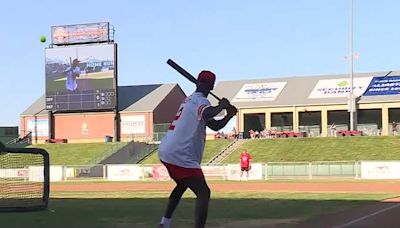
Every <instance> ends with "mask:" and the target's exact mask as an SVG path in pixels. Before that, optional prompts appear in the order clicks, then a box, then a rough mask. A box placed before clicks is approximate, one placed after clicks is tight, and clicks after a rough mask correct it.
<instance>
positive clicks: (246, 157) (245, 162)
mask: <svg viewBox="0 0 400 228" xmlns="http://www.w3.org/2000/svg"><path fill="white" fill-rule="evenodd" d="M250 161H251V156H250V154H249V153H248V152H247V150H246V149H243V152H242V154H240V170H241V172H240V180H242V177H243V172H244V171H246V180H249V171H250V169H251V165H250Z"/></svg>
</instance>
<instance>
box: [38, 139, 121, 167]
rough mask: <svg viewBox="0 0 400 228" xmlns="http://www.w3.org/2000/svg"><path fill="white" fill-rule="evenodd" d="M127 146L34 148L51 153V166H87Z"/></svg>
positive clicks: (99, 144)
mask: <svg viewBox="0 0 400 228" xmlns="http://www.w3.org/2000/svg"><path fill="white" fill-rule="evenodd" d="M125 145H126V143H79V144H78V143H77V144H72V143H66V144H56V143H54V144H52V143H49V144H36V145H33V146H32V147H36V148H43V149H45V150H46V151H47V152H49V155H50V162H51V165H87V164H96V163H98V162H100V161H101V160H102V159H103V158H105V157H107V156H108V155H110V153H112V152H116V151H117V149H118V148H122V147H123V146H125Z"/></svg>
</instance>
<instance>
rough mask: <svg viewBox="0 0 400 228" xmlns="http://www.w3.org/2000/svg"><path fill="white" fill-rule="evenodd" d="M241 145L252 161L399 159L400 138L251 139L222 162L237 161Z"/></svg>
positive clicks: (241, 148)
mask: <svg viewBox="0 0 400 228" xmlns="http://www.w3.org/2000/svg"><path fill="white" fill-rule="evenodd" d="M243 148H247V150H248V152H250V154H251V156H252V157H253V162H296V161H344V160H347V161H354V160H356V161H360V160H400V153H399V151H400V137H393V136H387V137H366V136H362V137H336V138H332V137H327V138H285V139H253V140H249V141H248V142H246V143H245V144H244V145H243V146H241V147H239V148H238V149H237V150H235V151H234V152H233V153H232V154H231V155H230V156H229V157H228V158H227V159H226V160H224V163H237V162H238V159H239V157H240V153H241V152H242V150H243Z"/></svg>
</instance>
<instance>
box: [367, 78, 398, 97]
mask: <svg viewBox="0 0 400 228" xmlns="http://www.w3.org/2000/svg"><path fill="white" fill-rule="evenodd" d="M397 94H400V76H386V77H374V78H373V79H372V81H371V83H370V84H369V86H368V88H367V90H366V91H365V93H364V96H379V95H397Z"/></svg>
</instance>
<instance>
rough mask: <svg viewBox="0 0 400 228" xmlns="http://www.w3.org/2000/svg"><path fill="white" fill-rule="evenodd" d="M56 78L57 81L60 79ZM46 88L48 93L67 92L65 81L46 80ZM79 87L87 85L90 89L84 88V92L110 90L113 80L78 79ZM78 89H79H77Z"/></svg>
mask: <svg viewBox="0 0 400 228" xmlns="http://www.w3.org/2000/svg"><path fill="white" fill-rule="evenodd" d="M60 78H65V76H60ZM60 78H58V79H60ZM46 83H47V85H46V87H47V88H48V92H57V91H67V90H66V89H65V80H61V81H57V80H47V81H46ZM77 83H78V86H79V85H89V83H90V86H91V87H92V88H85V89H86V90H90V89H110V88H112V85H113V83H114V81H113V78H112V77H111V78H101V79H78V80H77ZM78 88H79V87H78Z"/></svg>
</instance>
